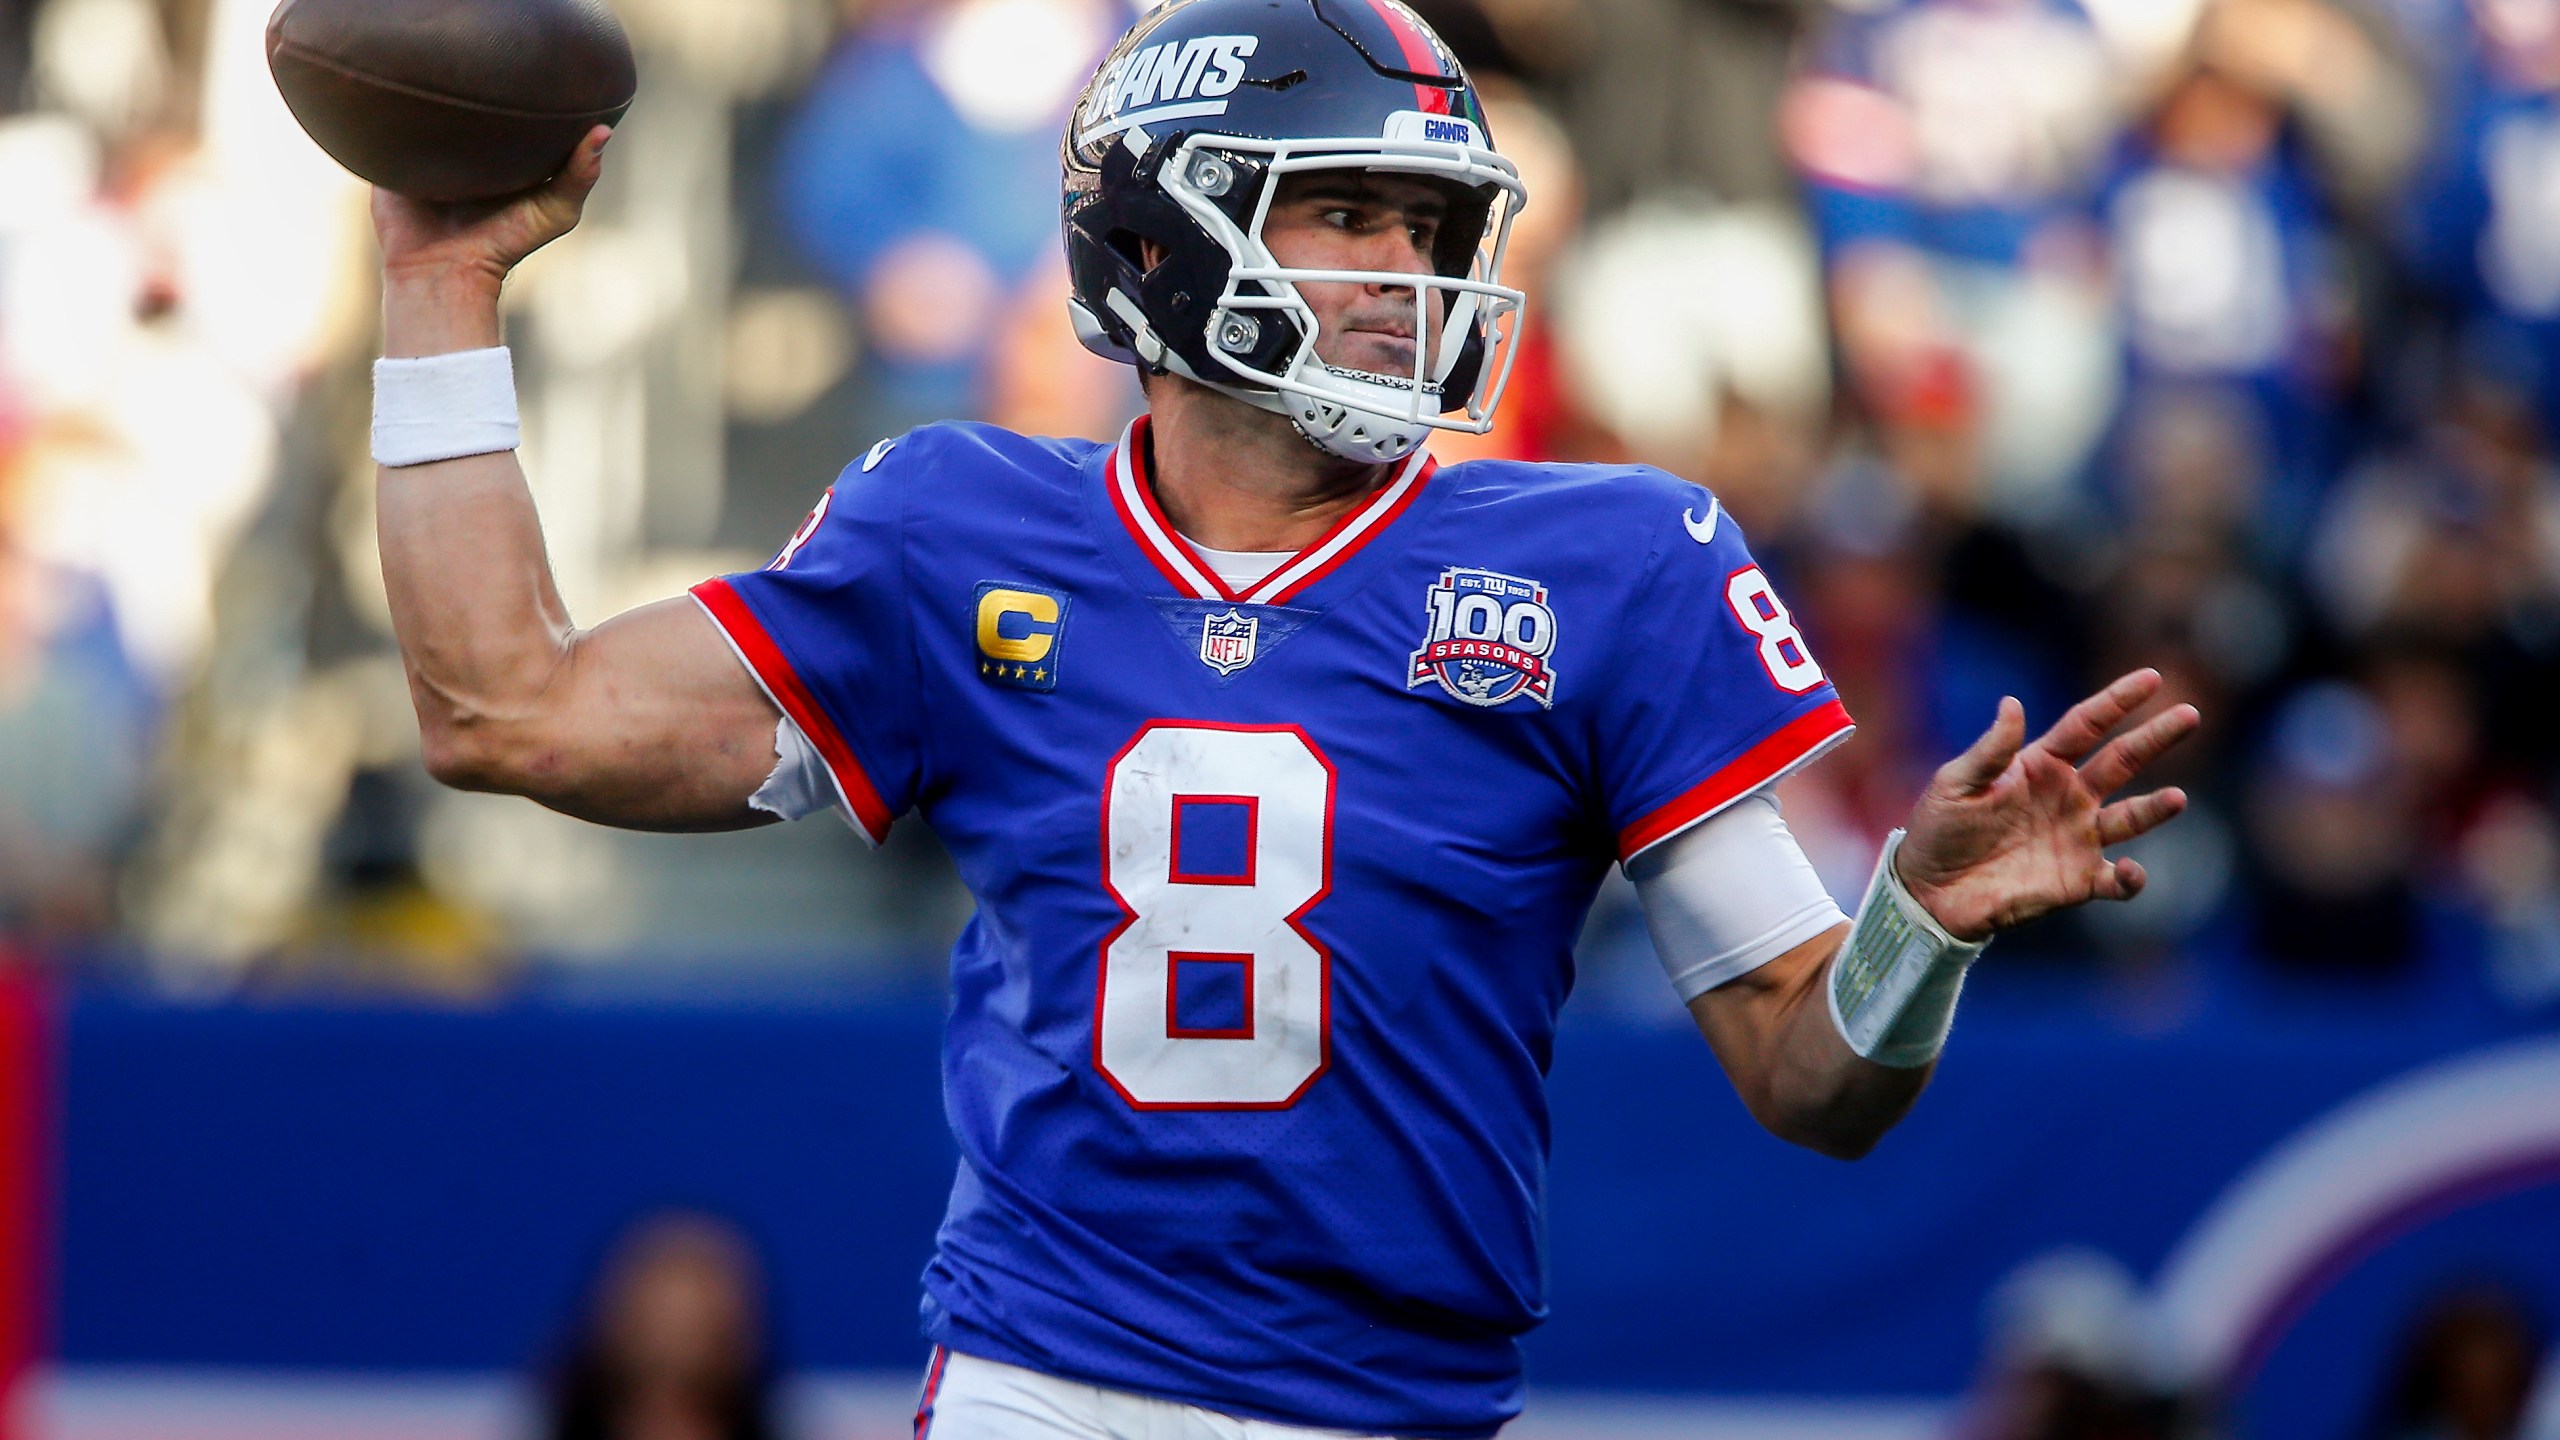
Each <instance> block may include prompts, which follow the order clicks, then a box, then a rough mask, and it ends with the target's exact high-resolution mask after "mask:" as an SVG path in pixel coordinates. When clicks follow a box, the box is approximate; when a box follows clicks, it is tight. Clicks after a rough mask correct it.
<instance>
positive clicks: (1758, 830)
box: [1627, 790, 1848, 1003]
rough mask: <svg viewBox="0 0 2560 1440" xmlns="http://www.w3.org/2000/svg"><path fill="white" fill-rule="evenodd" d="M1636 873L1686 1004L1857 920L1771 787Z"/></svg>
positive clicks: (1633, 866)
mask: <svg viewBox="0 0 2560 1440" xmlns="http://www.w3.org/2000/svg"><path fill="white" fill-rule="evenodd" d="M1627 878H1628V879H1629V880H1632V881H1634V882H1635V887H1636V898H1637V899H1638V900H1639V901H1640V902H1642V904H1643V906H1644V922H1645V928H1646V929H1647V930H1649V931H1650V932H1652V935H1653V948H1654V953H1655V954H1657V955H1659V956H1660V957H1661V958H1662V968H1663V972H1664V973H1665V974H1667V975H1669V976H1670V977H1671V987H1672V989H1674V990H1675V991H1677V992H1678V993H1679V996H1680V999H1681V1001H1682V1002H1683V1003H1686V1002H1688V1001H1691V1000H1694V999H1696V998H1698V997H1699V996H1700V995H1703V994H1705V993H1706V992H1708V991H1709V990H1713V989H1714V988H1716V987H1717V986H1719V985H1722V984H1724V983H1725V982H1727V981H1729V980H1732V979H1734V978H1735V977H1737V976H1741V975H1746V974H1749V973H1750V972H1751V971H1753V970H1756V969H1758V968H1759V967H1761V966H1762V965H1766V964H1768V963H1769V962H1770V961H1772V960H1775V959H1777V958H1778V957H1779V956H1781V955H1784V954H1786V953H1787V952H1788V951H1789V950H1792V949H1794V948H1795V947H1797V946H1798V945H1801V944H1803V943H1804V942H1806V941H1808V940H1810V939H1812V938H1814V937H1815V936H1817V935H1819V934H1821V933H1822V932H1823V931H1825V930H1828V929H1830V928H1831V927H1832V926H1834V925H1837V924H1840V923H1841V922H1842V921H1844V920H1846V919H1847V918H1848V917H1847V916H1846V915H1843V914H1841V913H1840V906H1839V905H1838V904H1837V903H1836V902H1834V901H1833V900H1832V898H1831V895H1830V892H1828V891H1826V890H1824V889H1823V888H1822V880H1821V878H1820V877H1819V876H1817V875H1815V874H1814V871H1813V863H1812V862H1811V861H1809V860H1807V859H1805V855H1804V849H1803V847H1801V846H1799V845H1797V844H1796V837H1795V836H1794V834H1793V833H1791V832H1790V831H1789V830H1788V829H1787V822H1786V819H1785V817H1784V816H1782V815H1780V814H1779V813H1778V801H1777V798H1776V797H1775V796H1773V795H1771V794H1770V793H1769V792H1767V791H1765V790H1763V791H1760V792H1758V793H1757V794H1753V795H1749V796H1745V797H1744V798H1743V799H1741V800H1739V801H1737V802H1735V803H1734V804H1733V806H1732V807H1731V808H1729V809H1727V810H1725V811H1724V812H1723V813H1722V814H1719V815H1717V816H1715V817H1714V818H1712V819H1709V820H1706V821H1704V822H1702V823H1700V824H1698V825H1695V826H1693V827H1691V828H1690V829H1688V830H1685V831H1682V832H1681V833H1680V834H1678V835H1675V836H1673V837H1672V838H1671V839H1668V840H1665V841H1663V842H1662V843H1661V844H1659V845H1656V846H1654V847H1653V848H1652V849H1650V850H1647V851H1645V852H1644V853H1643V854H1641V855H1638V856H1637V857H1636V858H1635V859H1634V860H1632V861H1629V862H1628V864H1627Z"/></svg>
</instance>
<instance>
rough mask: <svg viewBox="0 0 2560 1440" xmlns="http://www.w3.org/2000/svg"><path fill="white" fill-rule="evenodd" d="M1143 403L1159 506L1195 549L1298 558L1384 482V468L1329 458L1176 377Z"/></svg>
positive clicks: (1258, 413) (1158, 384)
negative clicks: (1284, 554)
mask: <svg viewBox="0 0 2560 1440" xmlns="http://www.w3.org/2000/svg"><path fill="white" fill-rule="evenodd" d="M1147 399H1148V408H1149V410H1150V412H1151V414H1152V416H1153V420H1152V422H1151V423H1150V424H1149V425H1148V427H1147V429H1148V432H1149V439H1150V444H1151V446H1152V449H1153V453H1152V454H1151V455H1149V456H1148V473H1149V474H1150V475H1152V476H1153V477H1154V479H1155V490H1156V503H1157V504H1158V505H1161V506H1163V507H1164V514H1165V518H1166V519H1167V520H1170V521H1172V522H1173V527H1174V528H1175V529H1177V530H1179V531H1181V532H1182V533H1183V534H1184V535H1186V536H1188V537H1190V539H1191V540H1192V541H1193V542H1194V543H1197V544H1201V545H1206V546H1209V547H1210V548H1212V549H1217V550H1240V551H1248V552H1254V553H1260V554H1278V553H1282V552H1288V551H1296V550H1303V549H1305V548H1306V547H1307V546H1309V545H1312V544H1314V543H1315V542H1316V541H1318V540H1320V539H1322V538H1323V537H1324V533H1325V531H1327V530H1328V529H1331V528H1332V526H1333V522H1334V521H1336V520H1338V519H1340V518H1342V514H1343V512H1344V511H1346V510H1349V509H1351V508H1352V507H1353V506H1356V505H1358V504H1359V503H1360V502H1361V501H1362V500H1364V499H1366V498H1368V496H1369V495H1370V494H1371V492H1373V491H1375V490H1376V489H1377V488H1378V487H1379V486H1380V485H1382V484H1384V483H1385V482H1386V478H1387V475H1388V472H1389V468H1390V467H1388V466H1384V465H1364V464H1361V463H1359V462H1358V461H1353V460H1341V459H1337V458H1335V457H1333V456H1330V455H1327V454H1325V453H1324V452H1323V451H1320V450H1318V449H1316V447H1314V446H1313V445H1310V444H1308V443H1307V440H1306V437H1305V436H1303V435H1300V434H1299V433H1298V431H1297V427H1296V426H1294V425H1292V424H1290V423H1289V417H1287V416H1286V415H1274V414H1272V413H1271V412H1270V411H1268V410H1257V409H1255V408H1253V407H1252V406H1250V405H1247V404H1245V403H1243V402H1242V401H1239V400H1235V399H1231V398H1229V397H1227V396H1224V395H1221V394H1219V393H1217V392H1216V391H1214V390H1210V389H1208V388H1207V387H1205V386H1200V385H1194V384H1191V383H1190V382H1188V381H1185V380H1183V379H1181V378H1180V377H1178V376H1172V375H1165V376H1159V377H1157V379H1156V380H1155V382H1154V383H1153V384H1151V385H1150V386H1148V392H1147Z"/></svg>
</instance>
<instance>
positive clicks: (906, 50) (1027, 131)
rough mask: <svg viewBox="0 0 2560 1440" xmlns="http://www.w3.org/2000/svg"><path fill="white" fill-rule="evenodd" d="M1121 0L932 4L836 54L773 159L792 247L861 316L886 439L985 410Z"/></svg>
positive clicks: (1045, 243)
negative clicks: (1073, 119)
mask: <svg viewBox="0 0 2560 1440" xmlns="http://www.w3.org/2000/svg"><path fill="white" fill-rule="evenodd" d="M1130 13H1131V12H1129V11H1127V10H1125V9H1123V8H1122V7H1121V5H1120V4H1119V3H1118V0H923V3H918V4H913V5H898V6H889V7H885V8H882V9H878V10H873V11H870V12H868V13H866V14H864V15H863V16H862V18H861V19H860V20H858V21H856V22H855V23H854V24H853V25H852V27H851V28H850V29H849V30H848V31H847V33H846V34H845V36H844V37H843V38H842V40H840V41H839V43H838V45H837V48H836V51H835V53H834V54H833V55H832V56H830V57H829V58H828V60H827V62H826V65H825V66H824V68H823V69H822V70H821V71H820V72H819V74H818V77H817V79H816V81H815V82H814V83H813V84H812V85H811V87H810V89H809V92H808V94H807V96H806V97H805V98H804V100H803V101H802V103H801V109H800V113H799V116H798V118H797V119H796V120H795V121H794V122H793V125H792V128H791V132H790V134H789V135H788V136H787V137H786V138H785V140H784V142H783V145H782V148H781V153H780V154H779V155H778V156H777V157H776V158H775V161H774V163H775V165H776V167H777V177H776V181H775V191H776V194H777V195H778V196H779V197H780V199H779V204H780V208H781V211H782V215H781V219H782V222H783V224H784V226H785V227H786V228H787V229H788V230H789V232H790V234H791V237H792V239H793V240H794V241H795V242H796V243H797V244H798V245H799V246H800V248H801V249H802V251H803V252H804V253H805V254H806V255H807V256H808V257H809V258H810V259H811V260H812V261H813V262H815V263H816V265H817V266H818V268H819V270H820V271H821V272H822V273H823V274H825V275H826V276H827V277H828V278H830V279H831V280H833V281H834V282H835V284H836V285H837V286H839V287H840V288H841V289H842V290H843V292H844V293H845V294H846V295H847V296H848V297H850V298H851V299H852V300H853V302H854V304H855V307H856V309H857V311H858V313H859V315H860V317H861V321H862V325H863V330H864V336H865V339H866V341H867V343H868V349H869V355H870V358H871V360H872V362H873V364H874V366H875V367H876V369H875V372H874V375H873V377H872V379H873V383H874V385H875V386H876V387H878V389H879V392H880V393H879V394H878V396H877V397H876V402H877V403H879V404H881V405H883V406H884V407H885V419H884V424H883V425H882V427H881V428H884V429H889V430H896V429H903V428H905V427H906V426H907V425H911V424H916V423H921V422H923V421H928V420H935V419H940V418H943V417H945V416H950V415H959V414H968V413H971V411H972V409H973V407H974V405H975V403H976V400H977V396H976V395H975V394H974V393H973V390H974V387H975V384H976V382H977V377H978V372H979V368H980V366H981V365H982V364H983V363H984V361H985V359H986V356H987V352H988V344H989V341H990V338H991V337H992V336H993V335H994V334H995V333H996V332H997V329H998V326H999V321H1000V317H1002V316H1003V315H1004V314H1005V312H1006V309H1007V303H1008V301H1007V297H1008V296H1010V295H1012V294H1014V293H1015V292H1016V291H1017V290H1019V289H1021V288H1022V287H1024V285H1025V284H1026V283H1027V282H1031V281H1034V280H1037V279H1040V278H1042V277H1043V276H1044V274H1045V272H1044V270H1043V267H1044V266H1046V265H1047V264H1048V263H1049V262H1050V260H1051V259H1052V257H1053V255H1054V253H1055V251H1056V249H1057V245H1058V220H1057V188H1058V132H1059V129H1060V127H1061V126H1062V125H1063V124H1064V123H1065V120H1066V114H1067V109H1068V106H1069V105H1070V104H1071V103H1072V102H1073V100H1074V99H1075V95H1076V92H1077V90H1078V88H1079V87H1080V86H1082V85H1083V83H1084V81H1085V79H1086V77H1087V76H1088V75H1090V74H1091V73H1092V70H1093V66H1094V64H1095V62H1096V61H1097V60H1098V59H1099V58H1100V56H1101V54H1102V51H1103V49H1104V47H1106V46H1107V45H1109V44H1110V42H1111V40H1112V38H1113V37H1114V36H1115V35H1117V34H1118V33H1119V31H1120V28H1121V27H1122V26H1123V25H1124V24H1126V23H1127V21H1128V19H1129V18H1130Z"/></svg>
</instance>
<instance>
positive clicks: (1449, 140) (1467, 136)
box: [1387, 110, 1492, 149]
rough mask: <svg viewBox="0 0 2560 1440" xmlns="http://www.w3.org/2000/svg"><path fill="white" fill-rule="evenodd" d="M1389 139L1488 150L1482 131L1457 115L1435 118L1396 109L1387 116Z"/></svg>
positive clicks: (1427, 114) (1417, 112)
mask: <svg viewBox="0 0 2560 1440" xmlns="http://www.w3.org/2000/svg"><path fill="white" fill-rule="evenodd" d="M1387 138H1388V139H1390V140H1425V141H1429V142H1430V143H1432V144H1434V145H1466V146H1482V147H1484V148H1486V149H1491V148H1492V146H1491V145H1490V144H1489V143H1488V142H1487V141H1486V140H1485V138H1484V134H1483V132H1482V131H1480V130H1478V129H1477V128H1476V127H1475V125H1474V124H1473V123H1471V122H1470V121H1468V120H1466V119H1465V118H1463V117H1461V116H1457V115H1434V114H1431V113H1429V112H1427V111H1422V110H1399V111H1397V112H1396V113H1394V114H1393V115H1390V116H1388V117H1387Z"/></svg>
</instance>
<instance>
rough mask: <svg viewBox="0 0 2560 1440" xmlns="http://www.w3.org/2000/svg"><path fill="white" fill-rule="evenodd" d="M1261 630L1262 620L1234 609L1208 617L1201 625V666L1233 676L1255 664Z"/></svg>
mask: <svg viewBox="0 0 2560 1440" xmlns="http://www.w3.org/2000/svg"><path fill="white" fill-rule="evenodd" d="M1261 630H1262V620H1261V617H1259V616H1254V615H1247V614H1245V613H1244V612H1243V611H1240V610H1236V609H1232V608H1231V609H1229V610H1228V611H1227V613H1226V614H1224V615H1211V616H1209V617H1207V618H1206V619H1204V620H1203V621H1202V622H1201V624H1200V663H1201V664H1203V665H1206V666H1208V667H1209V668H1210V669H1212V670H1215V671H1217V672H1218V673H1219V674H1220V675H1233V674H1234V673H1236V672H1237V671H1239V670H1241V669H1243V668H1244V667H1246V666H1247V665H1250V664H1252V663H1253V642H1254V637H1255V636H1257V635H1258V634H1260V633H1261Z"/></svg>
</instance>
